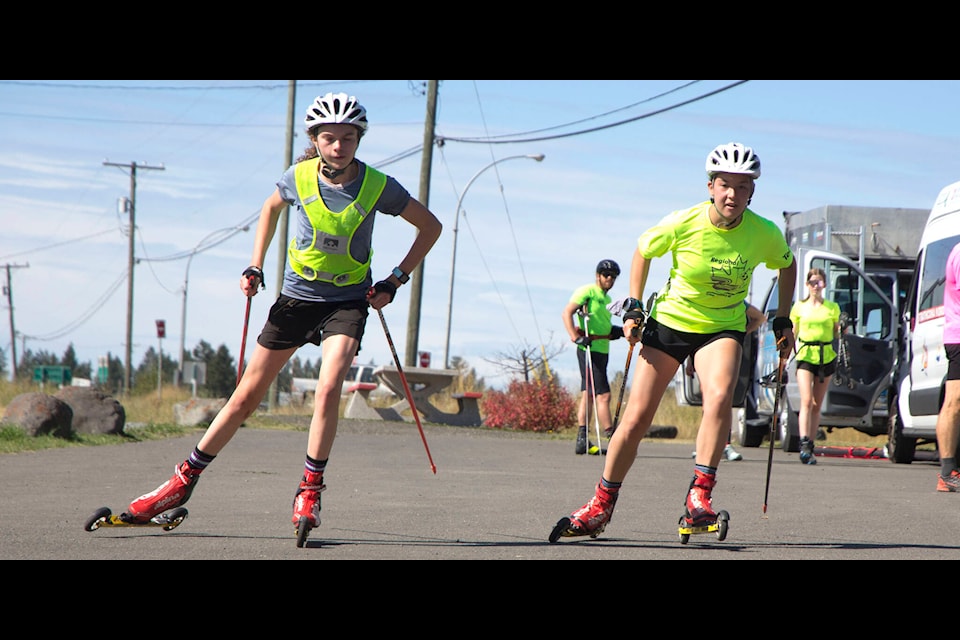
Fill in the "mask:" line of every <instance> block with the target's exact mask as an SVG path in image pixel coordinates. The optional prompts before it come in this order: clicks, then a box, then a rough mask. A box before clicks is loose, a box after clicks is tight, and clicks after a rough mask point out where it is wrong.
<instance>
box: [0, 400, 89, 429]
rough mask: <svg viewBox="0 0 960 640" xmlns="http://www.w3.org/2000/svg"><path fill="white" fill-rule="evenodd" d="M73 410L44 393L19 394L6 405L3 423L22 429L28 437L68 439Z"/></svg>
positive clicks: (61, 401)
mask: <svg viewBox="0 0 960 640" xmlns="http://www.w3.org/2000/svg"><path fill="white" fill-rule="evenodd" d="M72 422H73V409H71V408H70V405H69V404H67V403H66V402H64V401H63V400H60V399H59V398H55V397H53V396H51V395H47V394H46V393H40V392H31V393H21V394H20V395H18V396H16V397H14V398H13V400H11V401H10V404H8V405H7V408H6V411H4V414H3V423H4V424H9V425H14V426H17V427H20V428H21V429H23V430H24V431H25V432H26V434H27V435H29V436H46V435H52V436H56V437H58V438H70V437H71V436H72V435H73V429H72V425H71V423H72Z"/></svg>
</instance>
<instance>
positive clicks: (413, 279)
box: [404, 80, 440, 367]
mask: <svg viewBox="0 0 960 640" xmlns="http://www.w3.org/2000/svg"><path fill="white" fill-rule="evenodd" d="M439 84H440V81H439V80H429V81H428V84H427V119H426V122H425V123H424V128H423V156H422V159H421V161H420V195H419V197H418V198H417V200H419V201H420V204H422V205H423V206H425V207H427V208H428V209H429V208H430V172H431V169H432V166H433V141H434V128H435V125H436V119H437V86H438V85H439ZM417 233H420V232H419V231H418V232H417ZM425 264H426V258H424V261H423V262H421V263H420V265H419V266H418V267H417V268H416V269H414V270H413V273H411V274H410V313H409V315H408V316H407V352H406V354H405V355H404V366H407V367H415V366H417V364H418V362H417V353H418V349H419V347H420V344H419V337H420V300H421V298H422V297H423V268H424V265H425Z"/></svg>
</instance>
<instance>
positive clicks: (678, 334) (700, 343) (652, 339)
mask: <svg viewBox="0 0 960 640" xmlns="http://www.w3.org/2000/svg"><path fill="white" fill-rule="evenodd" d="M746 335H747V334H746V333H744V332H743V331H733V330H732V329H727V330H726V331H718V332H716V333H688V332H686V331H677V330H675V329H671V328H670V327H668V326H666V325H663V324H660V323H659V322H657V321H656V320H654V319H653V318H647V321H646V322H645V323H644V325H643V334H642V335H641V336H640V342H641V344H643V346H645V347H653V348H654V349H659V350H660V351H663V352H664V353H665V354H667V355H668V356H670V357H671V358H673V359H674V360H676V361H677V363H682V362H683V361H684V360H686V359H687V358H688V357H690V356H692V355H693V354H695V353H696V352H697V351H699V350H700V348H701V347H704V346H706V345H708V344H710V343H711V342H713V341H715V340H719V339H720V338H732V339H734V340H736V341H737V342H738V343H739V344H740V346H741V347H742V346H743V338H744V336H746Z"/></svg>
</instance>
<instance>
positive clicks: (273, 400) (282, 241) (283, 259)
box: [240, 80, 297, 413]
mask: <svg viewBox="0 0 960 640" xmlns="http://www.w3.org/2000/svg"><path fill="white" fill-rule="evenodd" d="M296 103H297V81H296V80H290V81H289V84H288V87H287V146H286V150H285V154H286V155H285V156H284V158H285V159H284V164H283V170H284V171H286V170H287V169H288V168H289V167H290V165H292V164H293V126H294V122H295V121H296V116H295V115H294V113H295V112H296V108H295V105H296ZM289 220H290V207H289V206H286V207H284V208H283V210H282V211H281V212H280V219H279V220H278V221H277V232H276V236H277V279H276V283H277V285H276V286H277V289H276V293H275V294H274V297H276V296H278V295H280V290H281V289H283V272H284V270H285V269H286V268H287V234H288V231H287V230H288V227H289ZM240 364H241V366H242V365H243V363H240ZM278 377H279V375H278ZM279 400H280V388H279V387H277V378H274V379H273V382H271V383H270V389H269V390H268V391H267V411H269V412H271V413H272V412H273V410H274V409H276V408H277V403H278V402H279Z"/></svg>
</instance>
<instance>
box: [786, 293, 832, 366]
mask: <svg viewBox="0 0 960 640" xmlns="http://www.w3.org/2000/svg"><path fill="white" fill-rule="evenodd" d="M790 320H791V321H792V322H793V332H794V335H795V336H796V337H797V361H798V362H810V363H812V364H827V363H828V362H833V361H834V359H836V357H837V352H836V351H835V350H834V348H833V344H832V343H833V338H834V331H835V327H836V325H837V323H838V322H840V306H839V305H838V304H837V303H836V302H833V301H832V300H824V301H823V304H819V305H813V304H810V300H809V298H808V299H807V300H801V301H800V302H796V303H794V305H793V308H792V309H790ZM811 342H825V343H827V344H824V345H823V360H821V359H820V355H821V352H820V345H819V344H805V343H811Z"/></svg>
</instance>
